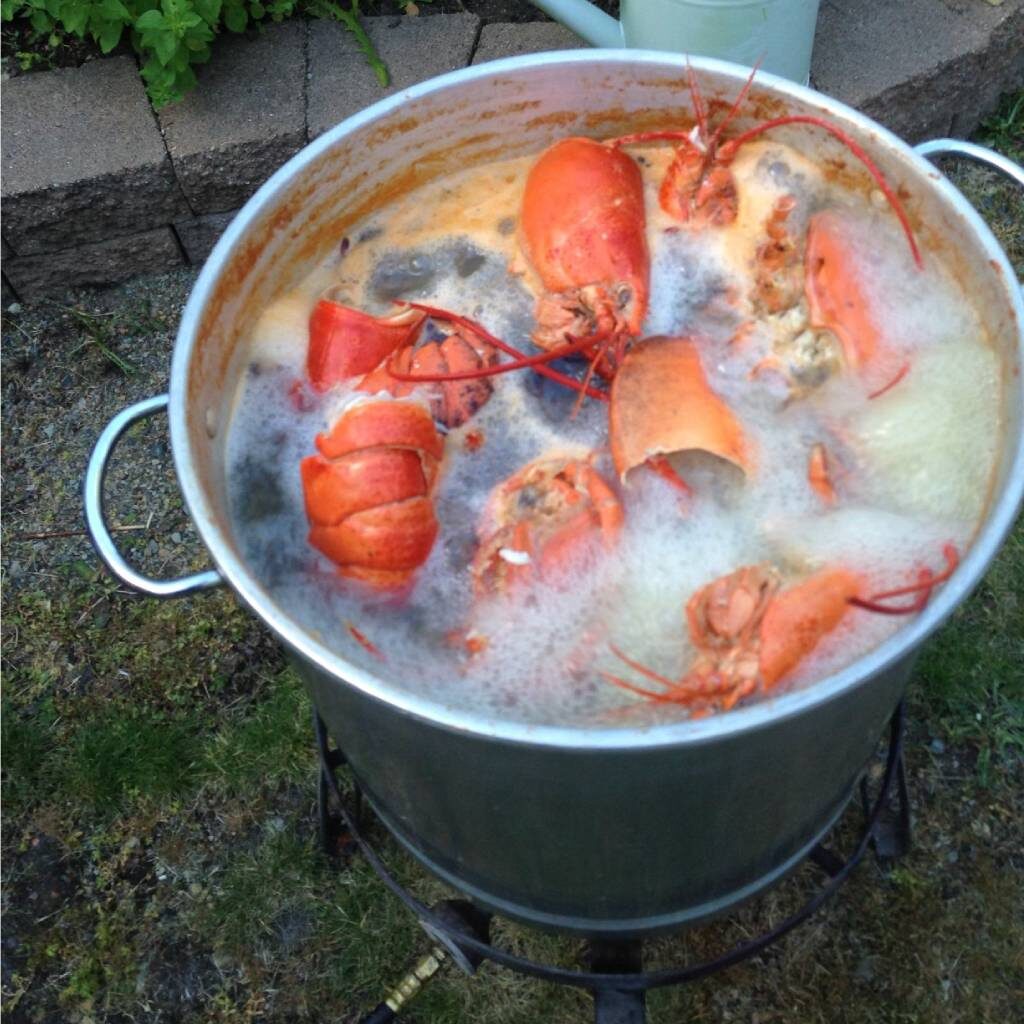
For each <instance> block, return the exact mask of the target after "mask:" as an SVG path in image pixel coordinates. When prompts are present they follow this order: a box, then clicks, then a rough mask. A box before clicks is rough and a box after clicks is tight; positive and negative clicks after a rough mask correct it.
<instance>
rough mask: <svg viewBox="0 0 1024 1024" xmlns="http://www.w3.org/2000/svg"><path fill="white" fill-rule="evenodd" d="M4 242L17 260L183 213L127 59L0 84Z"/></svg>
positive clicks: (139, 85)
mask: <svg viewBox="0 0 1024 1024" xmlns="http://www.w3.org/2000/svg"><path fill="white" fill-rule="evenodd" d="M3 93H4V96H3V113H4V127H3V136H2V142H0V148H2V161H3V186H2V197H3V200H2V201H3V223H4V237H5V238H6V239H7V241H8V242H9V243H10V244H11V246H12V247H13V248H14V249H15V251H16V252H17V253H18V254H19V255H20V256H28V255H31V254H33V253H40V252H49V251H51V250H57V249H68V248H71V247H72V246H76V245H81V244H83V243H86V242H92V241H98V240H100V239H103V238H108V237H110V236H111V235H115V234H119V233H121V234H123V233H125V232H129V231H140V230H144V229H146V228H150V227H156V226H157V225H159V224H166V223H168V222H169V221H171V220H172V219H173V218H174V217H177V216H181V215H182V214H183V213H187V212H188V206H187V204H186V203H185V200H184V198H183V197H182V194H181V191H180V189H179V188H178V185H177V182H176V181H175V179H174V173H173V171H172V170H171V162H170V160H169V159H168V156H167V150H166V148H165V146H164V143H163V139H162V138H161V137H160V131H159V129H158V128H157V125H156V122H155V120H154V119H153V113H152V111H151V109H150V106H149V101H148V100H147V99H146V93H145V89H144V88H143V85H142V82H141V80H140V79H139V74H138V71H137V70H136V67H135V61H134V60H132V59H131V58H130V57H112V58H107V59H105V60H94V61H90V62H89V63H88V64H83V65H82V66H81V67H79V68H62V69H58V70H56V71H43V72H37V73H36V74H31V75H19V76H18V77H17V78H12V79H11V80H10V81H7V82H4V89H3Z"/></svg>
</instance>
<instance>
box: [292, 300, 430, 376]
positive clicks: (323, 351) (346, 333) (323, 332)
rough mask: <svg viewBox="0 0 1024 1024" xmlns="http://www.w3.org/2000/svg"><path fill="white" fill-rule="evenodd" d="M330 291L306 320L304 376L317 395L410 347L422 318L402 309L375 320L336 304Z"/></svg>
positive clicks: (373, 317) (368, 370)
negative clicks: (306, 343)
mask: <svg viewBox="0 0 1024 1024" xmlns="http://www.w3.org/2000/svg"><path fill="white" fill-rule="evenodd" d="M332 294H333V290H329V291H328V292H327V293H325V295H324V296H323V298H321V299H320V301H319V302H317V304H316V305H315V306H314V307H313V312H312V314H311V315H310V318H309V348H308V349H307V351H306V375H307V376H308V377H309V382H310V384H312V385H313V388H314V390H316V391H326V390H327V389H328V388H330V387H333V386H334V385H335V384H340V383H341V382H342V381H345V380H348V379H349V378H350V377H355V376H356V375H357V374H360V373H369V372H370V371H371V370H374V369H376V368H377V367H378V366H380V364H381V363H382V362H383V361H384V360H385V359H387V357H388V356H389V355H391V353H392V352H394V351H395V350H396V349H399V348H402V347H403V346H405V345H411V344H412V342H413V340H414V338H415V337H416V333H417V331H419V329H420V325H421V324H422V323H423V319H424V317H423V314H422V313H420V312H419V311H418V310H415V309H405V310H402V312H400V313H396V314H394V315H393V316H382V317H375V316H370V315H369V314H368V313H363V312H361V311H360V310H358V309H353V308H352V307H351V306H345V305H343V304H342V303H340V302H337V301H335V299H333V298H332V297H331V296H332Z"/></svg>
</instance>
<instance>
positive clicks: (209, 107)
mask: <svg viewBox="0 0 1024 1024" xmlns="http://www.w3.org/2000/svg"><path fill="white" fill-rule="evenodd" d="M305 32H306V26H305V22H303V21H298V20H296V21H289V22H284V23H282V24H280V25H271V26H269V27H268V28H267V29H266V30H265V31H263V32H261V33H258V32H255V31H253V32H247V33H243V34H242V35H238V36H233V35H230V34H228V33H225V34H224V35H222V36H220V37H218V39H217V46H216V48H215V49H214V55H213V59H212V60H211V61H210V63H209V64H206V65H204V66H203V67H202V68H200V69H199V70H198V72H197V78H198V79H199V85H198V87H197V88H196V89H195V91H194V92H192V93H190V94H189V95H188V96H186V97H185V99H184V100H182V101H181V102H180V103H175V104H173V105H172V106H169V107H165V108H164V109H163V110H161V111H160V112H159V113H158V115H157V116H158V117H159V119H160V126H161V127H162V129H163V132H164V137H165V138H166V140H167V148H168V150H169V151H170V154H171V159H172V160H173V162H174V170H175V173H176V174H177V176H178V181H180V182H181V187H182V190H183V191H184V193H185V195H186V197H187V198H188V201H189V204H190V205H191V207H192V212H193V213H196V214H201V213H220V212H222V211H224V210H234V209H236V208H237V207H239V206H241V205H242V204H243V203H244V202H245V200H246V199H248V198H249V196H251V195H252V194H253V192H255V191H256V189H258V188H259V187H260V185H262V184H263V182H265V181H266V180H267V178H269V177H270V175H271V174H273V173H274V171H276V170H277V169H278V168H279V167H280V166H281V165H282V164H283V163H284V162H285V161H286V160H288V158H289V157H291V156H292V155H293V154H294V153H296V152H297V151H298V150H299V149H301V148H302V146H303V145H305V141H306V121H305V99H304V87H305V80H304V79H305V70H306V58H305Z"/></svg>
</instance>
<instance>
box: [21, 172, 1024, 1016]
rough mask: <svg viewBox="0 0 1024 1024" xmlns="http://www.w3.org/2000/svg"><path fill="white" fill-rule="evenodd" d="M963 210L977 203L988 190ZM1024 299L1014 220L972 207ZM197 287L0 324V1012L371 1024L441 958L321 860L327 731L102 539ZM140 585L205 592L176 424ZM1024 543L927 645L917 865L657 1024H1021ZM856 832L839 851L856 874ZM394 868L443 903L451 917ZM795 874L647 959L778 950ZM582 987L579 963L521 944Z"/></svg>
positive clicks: (858, 882) (273, 670) (511, 995)
mask: <svg viewBox="0 0 1024 1024" xmlns="http://www.w3.org/2000/svg"><path fill="white" fill-rule="evenodd" d="M972 182H973V184H972ZM968 187H970V188H973V189H974V197H975V201H976V202H977V203H978V204H979V205H980V206H981V207H982V208H983V209H984V210H986V212H987V213H988V214H989V215H990V216H991V217H992V218H993V221H994V223H995V224H996V226H997V230H998V231H999V233H1000V237H1001V238H1002V239H1003V242H1004V244H1005V245H1006V246H1007V248H1008V249H1009V250H1010V251H1011V256H1012V258H1013V259H1014V262H1015V264H1016V266H1017V268H1018V272H1019V273H1021V274H1022V275H1024V243H1022V236H1021V232H1022V224H1024V216H1022V215H1021V208H1020V206H1019V205H1018V201H1017V200H1016V199H1015V198H1014V197H1013V196H1012V194H1008V193H1006V192H1005V191H1001V190H999V189H992V188H991V186H990V185H989V184H988V182H987V179H984V178H983V177H982V178H977V176H973V177H971V179H970V180H968ZM193 280H194V275H193V274H192V273H191V272H184V273H177V274H173V275H168V276H162V277H155V278H147V279H139V280H137V281H135V282H132V283H130V284H128V285H126V286H123V287H121V288H117V289H113V290H109V291H102V292H90V293H81V294H77V295H75V296H73V297H71V298H70V299H68V300H67V301H66V302H64V303H45V304H40V305H36V306H32V307H24V308H20V307H11V308H9V309H8V310H7V311H6V312H5V314H4V318H3V371H4V373H3V398H4V418H3V483H4V485H5V487H4V496H5V499H6V502H5V515H4V518H3V525H2V531H3V563H2V564H3V581H4V605H5V609H4V610H5V614H4V620H3V639H4V648H3V668H4V716H3V727H4V736H3V741H4V806H5V826H6V827H5V828H4V832H3V870H4V882H5V884H4V887H3V913H4V929H3V945H2V953H3V965H2V973H3V999H4V1009H5V1012H6V1014H7V1019H9V1020H10V1021H12V1022H19V1021H31V1022H47V1024H57V1022H64V1021H70V1022H83V1024H85V1022H104V1024H115V1022H116V1024H123V1022H128V1021H157V1022H172V1021H174V1022H176V1021H188V1022H199V1021H203V1022H205V1021H218V1022H219V1021H224V1022H235V1021H261V1022H262V1021H267V1022H270V1021H329V1020H330V1021H354V1020H355V1019H356V1018H357V1016H358V1011H359V1010H360V1008H363V1009H365V1008H367V1007H369V1006H372V1005H373V1004H374V1003H376V1001H377V1000H378V999H380V998H381V995H382V993H383V990H384V986H385V985H386V984H387V983H389V982H391V981H393V980H394V979H395V978H396V977H397V976H398V974H399V973H400V972H401V971H402V969H403V968H404V966H405V964H406V963H407V962H408V959H409V957H410V956H412V955H413V953H414V952H415V951H416V950H417V949H419V948H421V943H420V941H419V935H418V932H417V930H416V929H415V927H414V926H413V925H412V924H411V923H410V922H409V920H408V919H407V918H406V917H405V915H404V913H403V912H402V911H400V910H399V909H398V908H397V907H395V905H394V901H392V900H390V898H389V897H387V895H386V894H384V893H382V892H381V888H380V886H379V885H378V884H377V883H376V882H375V880H374V879H373V878H372V877H371V875H370V872H369V870H368V869H367V868H366V866H365V864H363V863H362V862H361V861H360V860H359V859H355V860H353V861H351V862H350V863H349V864H348V865H347V867H346V868H345V869H344V870H342V871H340V872H339V871H336V870H334V869H332V868H330V867H328V866H326V865H325V863H324V862H323V860H322V859H321V857H320V855H319V854H318V853H317V851H316V849H315V844H314V842H313V839H312V836H313V831H314V821H315V816H314V797H315V794H314V788H313V777H314V774H313V773H314V770H315V769H314V759H313V754H312V748H311V736H310V730H309V724H308V723H309V719H308V715H309V707H308V703H307V702H306V699H305V696H304V694H303V693H302V692H301V688H300V687H299V686H298V684H297V682H296V680H295V679H294V677H293V676H292V675H291V674H290V672H289V671H288V670H287V668H286V666H285V664H284V661H283V657H282V654H281V651H280V649H279V647H278V645H277V644H276V643H275V642H274V640H273V638H272V637H271V636H270V635H269V634H268V632H267V631H266V630H265V629H264V628H263V627H262V626H261V625H260V624H259V623H258V622H257V621H256V620H255V619H253V618H252V617H251V616H250V615H248V614H247V613H246V612H245V611H244V610H243V609H240V608H239V607H238V606H237V605H236V604H235V602H234V601H233V599H232V598H231V597H230V595H228V594H226V593H224V592H215V593H210V594H206V595H202V596H198V597H195V598H192V599H188V600H183V601H178V602H169V603H160V602H157V601H153V600H149V599H145V598H140V597H137V596H135V595H132V594H129V593H127V592H125V591H124V590H123V589H122V588H120V587H119V586H118V585H117V584H116V583H115V582H114V581H112V580H111V579H110V578H109V577H108V576H107V575H106V574H105V573H104V572H103V571H102V569H101V568H100V567H99V566H98V564H97V561H96V558H95V556H94V555H93V553H92V551H91V549H90V546H89V544H88V542H87V541H86V539H85V536H84V533H83V529H82V512H81V500H80V493H79V491H80V482H81V479H82V475H83V472H84V468H85V464H86V460H87V457H88V454H89V451H90V449H91V446H92V444H93V442H94V439H95V437H96V436H97V434H98V432H99V430H100V429H101V428H102V426H103V425H104V424H105V423H106V422H107V421H108V420H109V418H110V417H111V416H112V415H113V414H114V413H115V412H117V411H118V410H119V409H121V408H123V407H124V406H125V405H127V404H129V403H130V402H134V401H137V400H139V399H141V398H145V397H148V396H150V395H153V394H158V393H161V392H162V391H163V390H165V389H166V386H167V373H168V368H169V364H170V354H171V349H172V345H173V337H174V332H175V329H176V325H177V321H178V318H179V316H180V311H181V307H182V305H183V303H184V301H185V299H186V297H187V295H188V291H189V288H190V287H191V284H192V282H193ZM107 494H108V497H109V517H110V520H111V521H112V522H113V523H114V524H116V529H117V531H118V533H117V536H118V540H119V543H122V544H123V545H124V547H125V549H126V550H127V551H129V552H130V554H131V557H132V559H133V560H134V561H135V562H136V564H138V565H139V566H140V568H142V569H143V570H144V571H146V572H150V573H152V574H153V575H157V576H167V575H171V574H175V573H179V572H184V571H189V570H194V569H198V568H201V567H203V565H204V564H205V558H204V554H203V551H202V550H201V548H200V546H199V545H198V543H197V540H196V536H195V532H194V530H193V528H192V526H191V524H190V522H189V520H188V517H187V515H186V514H185V512H184V510H183V508H182V505H181V499H180V495H179V493H178V490H177V487H176V484H175V480H174V474H173V470H172V467H171V460H170V455H169V451H168V442H167V436H166V425H165V422H164V420H163V419H162V418H161V417H157V418H154V419H153V420H151V421H149V422H147V423H145V424H142V425H140V426H139V427H138V428H136V429H135V430H133V431H132V432H131V433H130V435H129V436H128V437H127V439H126V440H125V442H124V443H123V445H122V446H121V448H120V449H119V454H118V457H117V459H116V460H115V462H114V465H113V467H112V469H111V473H110V476H109V480H108V484H107ZM1022 594H1024V530H1022V529H1021V527H1018V529H1017V531H1016V532H1015V534H1014V535H1013V537H1012V538H1011V540H1010V542H1009V544H1008V545H1007V547H1006V549H1005V550H1004V552H1003V554H1002V555H1001V556H1000V558H999V560H998V561H997V563H996V565H995V566H994V568H993V570H992V571H991V572H990V573H989V575H988V577H987V578H986V582H985V584H983V586H982V587H981V588H980V589H979V591H978V593H977V594H976V595H975V596H974V597H973V598H972V600H971V601H970V602H969V603H968V604H967V605H966V606H965V607H964V608H963V609H961V611H960V612H958V613H957V615H956V616H955V617H954V619H953V621H952V622H951V624H950V625H949V626H948V627H946V629H945V630H944V631H943V632H942V634H940V636H939V637H938V638H937V639H936V640H935V641H933V643H932V644H931V645H930V646H929V647H928V649H927V650H926V652H925V655H924V656H923V658H922V661H921V664H920V667H919V670H918V672H917V674H916V677H915V680H914V683H913V685H912V687H911V691H910V694H909V700H910V723H911V724H910V731H909V736H908V749H907V760H908V771H909V781H910V789H911V797H912V801H913V805H914V808H915V815H916V823H915V846H914V849H913V850H912V852H911V853H910V854H909V855H908V856H907V857H906V858H904V859H903V860H901V861H899V862H898V863H892V862H887V861H881V862H879V861H876V860H874V859H872V858H869V860H868V862H867V863H866V864H865V865H863V866H862V867H861V869H859V870H858V872H857V873H856V874H855V876H854V878H853V879H852V881H851V882H850V884H849V885H848V886H847V887H846V888H845V889H844V891H843V893H842V894H841V895H840V897H839V898H838V899H837V900H836V901H835V902H834V903H833V904H831V905H830V907H829V909H828V911H827V912H825V913H822V914H819V915H818V916H817V917H816V918H815V919H814V920H813V921H812V922H811V923H810V924H808V925H806V926H804V927H802V928H801V929H799V930H798V931H797V932H795V933H793V935H791V936H790V937H789V938H787V939H786V940H785V941H784V942H782V943H781V944H780V945H779V946H778V947H777V948H775V949H774V950H772V951H770V952H768V953H766V954H764V955H762V956H761V957H759V958H757V959H756V960H754V961H752V962H751V963H749V964H746V965H744V966H741V967H737V968H734V969H733V970H731V971H729V972H727V973H726V974H723V975H721V976H719V977H716V978H714V979H711V980H709V981H706V982H702V983H700V984H697V985H694V986H690V987H688V988H686V989H685V990H678V991H674V992H667V993H659V994H657V995H655V996H653V997H652V998H651V1001H650V1012H651V1019H652V1020H654V1021H680V1020H683V1019H686V1020H693V1021H719V1020H721V1021H744V1022H748V1024H754V1022H757V1024H768V1022H773V1021H777V1022H782V1021H786V1022H787V1024H788V1022H791V1021H798V1022H808V1024H811V1022H822V1024H824V1022H826V1021H827V1022H829V1024H832V1022H836V1021H840V1022H843V1021H847V1022H862V1021H871V1022H875V1021H880V1022H892V1024H897V1022H900V1024H908V1022H935V1024H940V1022H941V1024H946V1022H964V1024H975V1022H987V1021H991V1022H997V1021H998V1022H1000V1024H1002V1022H1005V1021H1009V1020H1014V1019H1021V1018H1020V1016H1019V1015H1020V1007H1021V1005H1022V999H1024V959H1022V955H1021V950H1022V949H1024V928H1022V923H1021V916H1020V907H1021V905H1022V896H1024V893H1022V888H1021V878H1022V870H1024V860H1022V855H1021V850H1022V846H1024V843H1022V840H1024V827H1022V822H1024V803H1022V785H1021V783H1022V781H1024V779H1022V761H1021V756H1022V744H1024V670H1022V668H1021V666H1022V664H1024V607H1022V604H1021V595H1022ZM855 825H856V814H852V815H851V817H850V818H849V819H848V820H847V821H846V824H844V826H843V828H842V829H841V830H840V834H839V836H838V838H837V840H836V843H837V845H839V846H848V845H849V842H850V841H851V838H852V833H853V831H854V829H855ZM378 838H379V839H380V840H381V841H382V842H383V843H384V845H385V848H386V849H387V851H388V854H389V856H390V858H391V859H392V861H393V862H394V863H395V864H396V865H397V869H398V871H399V873H400V875H401V877H402V878H403V879H405V880H406V881H407V882H408V883H409V884H410V885H412V886H413V888H414V889H415V890H416V891H417V892H418V893H419V894H420V895H421V896H422V897H423V898H425V899H428V900H429V899H434V898H437V896H438V894H439V893H440V892H441V889H440V887H439V886H438V885H437V884H436V883H434V882H433V881H431V880H430V879H429V878H426V877H425V876H424V875H423V874H422V873H421V872H419V871H418V870H417V869H416V868H415V867H414V866H412V865H411V864H409V863H408V861H407V860H406V859H405V858H403V857H402V855H401V854H400V853H399V852H398V851H396V850H395V849H394V848H393V846H392V844H389V843H388V842H387V841H386V839H385V837H383V836H379V835H378ZM813 877H814V876H813V874H807V873H802V874H800V875H799V876H797V877H796V878H794V879H792V880H791V881H789V882H787V883H786V884H785V885H784V886H781V887H780V888H779V889H778V890H776V891H774V892H773V893H772V894H770V895H769V896H768V897H767V898H766V899H765V900H763V901H759V903H758V904H757V905H756V906H754V907H751V908H748V909H746V910H744V911H742V912H741V913H739V914H737V915H736V916H735V917H733V918H731V919H730V920H729V921H727V922H724V923H717V924H713V925H709V926H706V927H704V928H700V929H697V930H694V931H692V932H689V933H687V934H686V935H685V936H684V937H682V938H676V939H670V940H664V941H663V942H660V943H658V944H657V945H656V947H655V949H654V950H653V951H652V957H653V958H654V959H656V960H664V961H669V960H673V959H678V958H680V957H683V956H687V957H689V956H693V957H696V956H703V955H708V954H710V953H712V952H713V951H714V950H720V949H721V948H723V946H727V945H728V944H729V943H731V942H734V941H736V940H737V939H739V938H741V937H743V936H746V935H750V934H754V933H755V932H756V931H758V930H761V929H763V928H765V927H766V926H769V925H771V924H772V923H775V922H777V921H778V920H780V919H781V917H782V916H783V915H784V914H785V913H787V912H788V911H789V910H790V909H792V908H793V907H794V906H795V905H796V904H797V902H798V901H799V899H800V897H801V894H803V893H805V892H806V891H807V887H808V885H809V884H810V882H811V881H813ZM502 938H503V939H504V940H505V941H508V942H510V943H511V944H513V945H514V946H515V947H516V948H518V949H521V950H525V951H527V952H530V953H531V954H533V955H536V956H541V957H548V958H551V957H555V958H558V959H560V960H561V961H562V962H565V963H567V964H572V963H573V962H574V960H575V958H577V957H578V955H579V949H578V947H577V945H576V944H574V943H571V942H568V941H565V940H560V939H556V938H552V937H544V936H534V935H531V934H529V933H527V932H524V931H522V930H520V929H517V928H513V927H506V929H505V930H504V931H503V935H502ZM587 1016H588V1011H587V1007H586V1001H585V999H584V998H583V997H581V996H578V995H576V994H574V993H572V992H565V991H562V990H555V989H552V988H550V987H548V986H544V985H540V984H537V983H533V982H530V981H525V980H521V979H517V978H514V977H510V976H508V975H507V974H504V973H503V972H500V971H498V970H496V969H493V968H485V969H484V970H483V971H482V972H481V974H480V976H479V977H478V978H477V979H475V980H469V979H464V978H462V977H460V976H450V977H446V978H444V979H443V980H441V981H439V982H438V983H437V985H436V986H434V987H433V988H432V989H431V990H430V991H429V992H428V993H427V994H426V996H424V999H423V1001H422V1003H420V1004H418V1006H417V1009H416V1011H415V1014H414V1016H413V1017H412V1018H410V1019H414V1020H420V1021H424V1022H426V1021H430V1022H432V1024H436V1022H440V1021H464V1020H473V1021H483V1022H485V1024H499V1022H505V1024H513V1022H517V1024H525V1022H528V1021H531V1022H532V1021H536V1020H540V1019H544V1020H549V1021H556V1022H565V1024H568V1022H570V1021H580V1020H585V1019H587Z"/></svg>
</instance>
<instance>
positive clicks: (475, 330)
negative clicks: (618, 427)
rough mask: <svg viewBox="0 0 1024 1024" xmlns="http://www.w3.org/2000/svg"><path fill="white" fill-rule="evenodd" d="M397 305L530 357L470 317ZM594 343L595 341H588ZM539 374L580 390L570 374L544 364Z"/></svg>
mask: <svg viewBox="0 0 1024 1024" xmlns="http://www.w3.org/2000/svg"><path fill="white" fill-rule="evenodd" d="M395 305H399V306H409V307H411V308H412V309H418V310H419V311H420V312H421V313H426V314H427V316H431V317H434V318H435V319H436V320H445V321H447V322H448V323H451V324H455V326H456V327H464V328H465V329H466V330H467V331H469V332H471V333H472V334H475V335H476V336H477V337H478V338H482V339H483V340H484V341H486V342H487V343H488V344H490V345H493V346H494V347H495V348H496V349H499V350H500V351H502V352H504V353H505V354H506V355H509V356H514V357H515V358H516V359H528V358H530V357H529V356H527V355H526V353H525V352H520V351H519V349H517V348H515V347H514V346H512V345H509V344H508V342H505V341H502V340H501V338H496V337H495V336H494V335H493V334H491V332H490V331H488V330H487V328H486V327H484V326H483V325H482V324H478V323H477V322H476V321H475V320H470V319H469V317H465V316H460V315H459V314H458V313H449V312H448V310H446V309H439V308H438V307H437V306H427V305H424V304H423V303H421V302H403V301H400V300H397V299H396V300H395ZM588 340H589V341H591V342H592V341H593V339H592V338H591V339H588ZM535 369H536V371H537V373H539V374H540V375H541V376H542V377H547V378H549V379H550V380H553V381H555V382H556V383H558V384H561V385H562V386H563V387H567V388H571V389H572V390H573V391H579V390H580V387H581V385H580V382H579V381H578V380H575V379H574V378H572V377H570V376H569V375H568V374H565V373H559V371H558V370H553V369H551V367H550V366H547V365H546V364H544V363H541V364H539V365H538V366H537V367H536V368H535ZM587 394H588V395H589V396H590V397H591V398H596V399H597V400H598V401H601V402H607V401H608V396H607V395H606V394H605V393H604V392H603V391H598V390H597V389H596V388H588V389H587Z"/></svg>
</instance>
